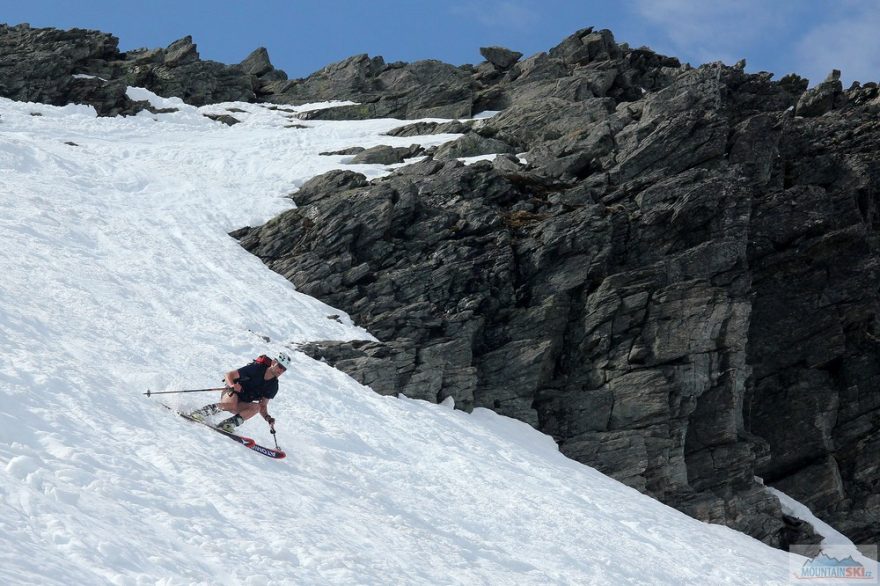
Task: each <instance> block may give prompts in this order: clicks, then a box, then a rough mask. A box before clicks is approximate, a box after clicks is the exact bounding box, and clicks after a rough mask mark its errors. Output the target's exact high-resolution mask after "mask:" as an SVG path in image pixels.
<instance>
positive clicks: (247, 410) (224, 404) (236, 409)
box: [220, 391, 260, 420]
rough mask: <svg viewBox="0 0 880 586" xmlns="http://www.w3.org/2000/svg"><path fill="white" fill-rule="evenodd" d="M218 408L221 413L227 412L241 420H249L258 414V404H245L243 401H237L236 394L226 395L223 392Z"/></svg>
mask: <svg viewBox="0 0 880 586" xmlns="http://www.w3.org/2000/svg"><path fill="white" fill-rule="evenodd" d="M220 408H221V409H222V410H223V411H229V412H230V413H233V414H235V415H240V416H241V418H242V419H245V420H247V419H250V418H251V417H253V416H254V415H256V414H257V413H259V412H260V404H259V403H246V402H244V401H239V400H238V395H237V394H235V393H227V392H225V391H224V393H223V397H222V399H221V400H220Z"/></svg>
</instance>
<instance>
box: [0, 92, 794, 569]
mask: <svg viewBox="0 0 880 586" xmlns="http://www.w3.org/2000/svg"><path fill="white" fill-rule="evenodd" d="M168 102H170V103H173V104H175V105H177V106H178V107H179V108H180V111H179V112H177V113H174V114H163V115H148V114H145V113H142V114H140V115H138V116H135V117H129V118H113V119H108V118H96V117H95V115H94V111H93V110H92V109H91V108H87V107H82V106H67V107H62V108H56V107H50V106H45V105H39V104H22V103H14V102H10V101H8V100H0V241H2V242H3V247H2V249H0V274H2V292H3V294H2V297H0V337H2V345H0V359H2V360H0V398H2V401H3V404H2V409H0V574H2V575H3V576H4V582H5V583H9V584H31V583H40V584H71V583H77V584H162V585H172V584H253V585H260V584H330V583H335V584H354V583H357V584H469V585H470V584H619V583H626V582H632V583H642V584H708V583H711V584H738V585H739V584H769V583H787V581H788V580H787V577H788V576H787V574H788V556H787V554H785V553H783V552H781V551H777V550H774V549H771V548H769V547H766V546H764V545H763V544H761V543H759V542H757V541H755V540H753V539H751V538H749V537H747V536H745V535H742V534H739V533H737V532H735V531H732V530H730V529H727V528H724V527H720V526H713V525H708V524H704V523H700V522H698V521H696V520H693V519H691V518H689V517H686V516H685V515H683V514H681V513H678V512H677V511H675V510H673V509H670V508H668V507H665V506H664V505H661V504H660V503H658V502H656V501H654V500H652V499H650V498H648V497H645V496H643V495H641V494H639V493H638V492H636V491H635V490H632V489H630V488H627V487H625V486H623V485H621V484H619V483H617V482H615V481H613V480H611V479H609V478H607V477H605V476H603V475H602V474H600V473H598V472H597V471H595V470H593V469H592V468H589V467H586V466H582V465H580V464H578V463H576V462H573V461H571V460H568V459H566V458H564V457H563V456H561V455H560V454H559V452H558V450H557V449H556V446H555V444H554V443H553V441H552V440H551V439H550V438H548V437H546V436H544V435H541V434H539V433H537V432H536V431H534V430H533V429H532V428H531V427H529V426H528V425H526V424H524V423H521V422H518V421H514V420H510V419H507V418H504V417H500V416H498V415H496V414H494V413H492V412H490V411H486V410H480V409H478V410H476V411H475V412H474V413H473V414H465V413H463V412H461V411H455V410H453V409H450V408H449V407H448V406H441V405H432V404H428V403H425V402H422V401H414V400H409V399H406V398H400V399H395V398H390V397H382V396H379V395H376V394H375V393H373V392H372V391H370V390H369V389H367V388H365V387H362V386H361V385H359V384H357V383H356V382H354V381H353V380H352V379H350V378H349V377H347V376H346V375H344V374H342V373H340V372H338V371H336V370H334V369H332V368H330V367H328V366H327V365H325V364H322V363H320V362H316V361H313V360H311V359H309V358H307V357H305V356H303V355H301V354H298V353H294V355H293V357H294V364H293V366H292V368H291V369H290V370H289V371H288V372H287V373H286V374H285V375H284V376H283V377H282V379H281V390H280V392H279V395H278V398H277V399H276V400H274V401H272V403H271V404H270V412H271V413H272V414H273V415H274V416H275V417H276V418H277V420H278V423H277V428H278V436H277V437H278V440H279V443H280V444H281V445H282V447H283V448H285V449H286V450H287V453H288V457H287V459H286V460H282V461H272V460H270V459H268V458H264V457H261V456H259V455H257V454H254V453H252V452H250V451H248V450H246V449H243V448H242V447H241V446H237V445H235V444H234V443H233V442H231V441H229V440H228V439H226V438H224V437H222V436H220V435H219V434H214V433H210V432H207V430H204V429H201V428H200V426H197V425H192V424H188V423H187V422H186V421H183V420H181V419H180V418H179V417H177V416H176V415H174V414H173V413H170V412H168V411H167V410H164V409H161V408H160V407H159V406H157V405H153V404H151V403H152V402H156V401H157V400H158V401H166V402H168V403H169V404H170V405H172V406H174V407H178V408H186V409H190V408H194V407H197V406H200V405H202V404H205V403H208V402H213V401H214V400H216V394H213V393H211V394H188V395H162V396H157V397H154V398H151V399H147V398H146V397H144V396H143V395H142V393H143V392H144V391H146V389H148V388H149V389H152V390H153V391H162V390H174V389H182V388H204V387H213V386H218V385H219V383H220V377H221V376H222V373H223V372H224V371H225V370H228V369H231V368H235V367H239V366H242V365H243V364H245V363H246V362H247V361H248V360H249V359H251V358H252V357H254V356H256V355H257V354H260V353H263V352H275V351H277V350H279V349H282V348H284V347H286V346H287V345H289V344H292V343H296V342H300V341H305V340H315V339H357V338H369V337H370V336H369V334H368V333H367V332H365V331H363V330H362V329H360V328H358V327H356V326H355V325H353V324H351V322H350V320H349V319H348V318H347V317H346V316H344V315H343V317H342V320H341V321H342V323H339V322H337V321H335V320H331V319H328V318H327V316H328V315H331V314H341V312H340V311H339V310H337V309H334V308H331V307H328V306H326V305H324V304H323V303H321V302H319V301H317V300H314V299H312V298H310V297H307V296H304V295H302V294H300V293H297V292H296V291H295V289H294V287H293V286H292V285H291V284H290V283H289V282H287V281H286V280H285V279H283V278H282V277H281V276H279V275H276V274H274V273H272V272H271V271H269V270H267V269H266V268H265V267H264V266H263V265H262V263H261V262H260V261H259V259H257V258H256V257H253V256H251V255H250V254H249V253H247V252H246V251H244V250H243V249H242V248H241V247H240V246H239V245H238V244H237V242H236V241H235V240H234V239H232V238H231V237H229V236H228V235H227V233H228V232H229V231H231V230H234V229H236V228H239V227H242V226H246V225H258V224H261V223H263V222H265V221H267V220H268V219H270V218H272V217H274V216H275V215H277V214H279V213H281V212H283V211H284V210H286V209H289V208H292V207H293V204H292V202H291V201H290V200H289V199H287V198H286V197H285V196H286V195H288V194H289V193H291V191H293V190H294V189H295V188H296V187H298V186H300V185H302V184H303V182H305V181H307V180H308V179H309V178H311V177H313V176H315V175H317V174H320V173H323V172H325V171H328V170H330V169H333V168H341V167H343V165H342V163H343V162H344V160H345V159H346V158H345V157H339V156H323V157H321V156H318V155H317V153H318V152H321V151H333V150H338V149H341V148H346V147H350V146H364V147H369V146H373V145H377V144H391V145H394V146H402V145H408V144H411V143H412V142H417V141H420V142H421V143H422V144H424V145H426V146H429V145H432V144H440V143H442V142H444V141H447V140H450V139H452V138H454V136H453V135H440V136H429V137H417V138H413V137H404V138H393V137H388V136H382V135H381V133H383V132H386V131H388V130H390V129H391V128H394V127H397V126H400V125H402V124H404V123H405V122H402V121H399V120H373V121H364V122H317V121H310V122H301V123H302V124H304V125H306V126H308V128H305V129H296V128H285V126H286V125H289V124H291V119H290V118H289V115H290V113H289V112H286V111H285V110H286V109H279V110H270V109H268V108H266V107H264V106H260V105H253V104H241V103H236V104H230V105H222V106H218V105H214V106H209V107H204V108H200V109H196V108H192V107H189V106H183V105H182V104H181V103H180V102H179V100H178V101H176V102H175V101H173V100H172V101H166V103H168ZM227 106H228V107H232V106H234V107H236V108H240V109H242V110H245V112H243V113H231V114H232V115H233V116H236V117H238V118H239V119H241V120H242V121H243V122H242V123H241V124H238V125H236V126H233V127H227V126H225V125H222V124H220V123H216V122H213V121H210V120H208V119H206V118H204V117H203V116H202V115H201V113H202V112H210V113H223V112H224V111H225V108H226V107H227ZM35 113H36V114H40V115H39V116H35V115H33V114H35ZM66 143H75V145H71V144H66ZM350 168H352V169H355V170H359V171H361V172H364V173H365V174H366V175H367V176H368V177H370V178H373V177H378V176H380V175H382V174H384V173H386V172H387V171H386V170H385V168H383V167H381V166H375V165H358V166H351V167H350ZM259 336H269V337H270V338H271V342H270V343H268V344H267V343H265V342H264V341H263V340H261V339H260V337H259ZM241 431H242V433H244V434H245V435H249V436H251V437H254V438H255V439H256V440H257V441H258V442H259V443H261V444H263V445H267V446H273V445H274V444H273V443H272V438H271V436H270V435H269V433H268V429H267V426H266V425H265V423H264V422H263V421H262V419H261V418H259V417H257V418H254V419H253V420H251V421H248V422H247V423H245V424H244V425H243V426H242V427H241Z"/></svg>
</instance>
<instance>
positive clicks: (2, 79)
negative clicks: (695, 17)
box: [0, 27, 880, 546]
mask: <svg viewBox="0 0 880 586" xmlns="http://www.w3.org/2000/svg"><path fill="white" fill-rule="evenodd" d="M16 35H17V37H16ZM64 35H72V39H69V38H66V37H64ZM25 38H27V39H30V40H29V41H28V42H30V43H31V45H29V46H30V47H31V49H29V50H28V51H29V53H35V54H36V57H34V59H35V60H36V61H35V62H37V63H41V64H43V65H45V66H46V67H55V68H54V69H51V71H49V72H48V73H41V74H39V75H37V74H34V75H30V74H28V72H27V70H26V69H25V70H21V71H18V70H15V69H14V68H15V67H17V65H15V64H17V63H18V62H19V59H21V58H22V57H21V47H22V46H23V45H22V42H23V41H22V39H25ZM14 39H18V40H14ZM34 39H36V40H34ZM40 43H43V44H42V45H40ZM46 43H50V44H49V45H47V44H46ZM51 43H61V44H57V45H53V44H51ZM65 43H67V44H65ZM46 46H51V47H55V48H53V49H51V50H50V51H49V52H48V53H45V52H41V51H42V50H36V49H34V48H33V47H46ZM65 47H70V48H69V49H65ZM16 51H19V53H18V54H16ZM59 54H60V55H62V57H57V58H56V57H53V56H52V55H59ZM482 54H483V56H484V58H485V59H486V61H485V62H483V63H481V64H479V65H476V66H462V67H453V66H450V65H445V64H442V63H439V62H434V61H425V62H419V63H413V64H400V63H396V64H386V63H384V61H383V60H382V59H381V58H379V57H376V58H369V57H368V56H356V57H352V58H351V59H348V60H346V61H343V62H341V63H337V64H334V65H331V66H328V67H326V68H324V69H322V70H321V71H319V72H316V73H315V74H313V75H312V76H310V77H309V78H306V79H302V80H288V79H286V76H285V75H284V74H283V72H279V71H277V70H275V69H274V68H272V66H271V64H270V63H269V59H268V56H267V55H265V52H264V51H260V50H258V51H256V52H255V53H254V54H253V55H252V56H251V57H249V58H248V59H247V60H246V61H245V62H243V63H242V64H239V65H235V66H222V65H220V64H210V62H208V63H207V65H206V64H205V63H204V62H201V61H200V60H199V59H198V55H197V53H195V47H194V45H192V42H191V40H188V39H184V40H182V41H179V42H178V43H176V44H175V45H172V47H169V48H168V49H162V50H156V51H146V50H145V51H139V52H130V53H127V54H120V53H119V52H118V51H117V50H116V42H115V39H113V38H112V37H110V36H109V35H103V34H101V33H93V32H87V31H80V32H78V33H76V34H74V33H73V32H67V33H64V32H61V31H51V30H42V31H34V30H31V29H26V28H23V27H6V28H0V92H2V95H5V96H8V97H13V98H16V99H32V100H33V99H40V100H43V101H49V102H51V103H59V102H61V101H64V100H73V99H80V98H81V96H85V98H81V99H83V100H85V101H88V102H89V103H93V104H100V105H101V106H100V107H99V111H100V112H103V113H115V112H121V111H126V110H127V109H130V107H131V105H130V104H126V103H125V101H124V100H122V98H118V96H119V95H120V94H118V91H117V89H116V88H117V85H120V87H124V85H125V84H134V85H143V86H145V87H148V88H150V89H152V90H154V91H157V92H158V93H160V94H164V95H169V93H176V95H180V96H181V97H184V98H185V99H188V100H189V101H192V102H194V103H204V102H206V101H211V100H214V101H219V100H221V99H222V100H229V99H247V100H265V101H271V102H276V103H299V102H305V101H315V100H326V99H330V98H334V99H351V100H355V101H358V102H360V104H359V105H357V106H349V107H343V108H337V109H332V110H322V111H319V113H314V114H311V115H312V116H319V117H324V118H328V117H329V118H344V117H361V118H362V117H369V116H396V117H400V118H418V117H425V116H438V117H469V116H471V115H472V114H474V113H477V112H480V111H483V110H500V111H501V112H500V113H499V114H497V115H496V116H494V117H491V118H488V119H487V120H483V121H480V122H479V123H455V124H453V125H446V126H445V127H441V128H437V127H436V125H434V124H427V123H416V124H414V125H404V124H403V123H402V126H401V128H400V129H399V130H398V131H396V132H395V134H398V135H413V134H423V133H427V132H431V131H453V132H461V133H463V135H462V137H461V138H460V139H458V140H457V141H455V142H453V143H451V144H448V145H444V147H442V148H440V149H437V150H436V151H434V152H433V153H428V155H429V156H428V157H427V158H426V159H424V160H422V161H421V162H418V163H415V164H412V165H409V166H406V167H403V168H401V169H399V170H397V171H396V172H394V173H392V174H391V175H389V176H387V177H385V178H383V179H379V180H375V181H373V182H368V181H367V180H366V179H365V178H364V177H363V176H362V175H359V174H357V173H354V172H351V171H336V172H332V173H328V174H326V175H323V176H320V177H317V178H315V179H314V180H312V181H310V182H309V183H307V184H306V185H304V186H303V187H302V188H301V189H300V190H299V191H298V192H297V193H295V194H294V195H293V199H294V200H295V201H296V203H297V205H298V208H297V209H295V210H291V211H289V212H286V213H285V214H283V215H281V216H279V217H278V218H275V219H274V220H272V221H270V222H269V223H267V224H266V225H264V226H260V227H253V228H244V229H242V230H240V231H238V232H236V233H235V236H236V237H238V238H240V239H241V242H242V245H243V246H245V247H246V248H247V249H248V250H250V251H251V252H253V253H254V254H257V255H258V256H260V257H261V258H262V259H263V260H264V262H266V264H267V265H268V266H270V267H271V268H272V269H273V270H275V271H277V272H279V273H281V274H282V275H284V276H285V277H286V278H288V279H289V280H291V281H292V282H293V283H294V284H295V285H296V286H297V288H298V289H299V290H301V291H303V292H305V293H307V294H310V295H314V296H316V297H318V298H320V299H322V300H324V301H326V302H327V303H329V304H331V305H333V306H336V307H339V308H340V309H343V310H345V311H347V312H348V313H349V314H350V315H351V316H352V318H353V319H354V320H355V321H356V322H358V323H359V324H361V325H363V326H365V327H366V328H368V329H369V330H370V331H371V332H372V333H373V334H374V335H375V336H376V338H377V339H379V340H380V342H379V343H374V342H354V343H348V344H331V343H322V342H320V341H316V342H315V343H314V344H311V345H309V346H308V347H305V348H303V350H304V351H306V352H309V353H310V354H312V355H313V356H316V357H321V358H323V359H325V360H327V361H328V362H330V363H332V364H334V365H336V366H337V367H339V368H341V369H343V370H345V371H346V372H349V373H350V374H351V375H352V376H354V377H356V378H358V379H359V380H361V381H362V382H364V383H366V384H369V385H371V386H372V387H373V388H374V389H375V390H376V391H377V392H380V393H387V394H396V393H404V394H406V395H408V396H412V397H418V398H423V399H427V400H430V401H441V400H444V399H446V398H447V397H452V398H453V399H454V401H455V404H456V405H457V406H458V407H459V408H462V409H471V408H473V407H487V408H490V409H493V410H495V411H498V412H500V413H503V414H506V415H510V416H512V417H517V418H519V419H522V420H524V421H527V422H529V423H530V424H532V425H533V426H535V427H536V428H538V429H540V430H542V431H544V432H546V433H548V434H551V435H553V436H554V437H555V438H556V440H557V441H558V443H559V446H560V449H561V450H562V451H563V452H564V453H565V454H567V455H568V456H570V457H572V458H574V459H577V460H579V461H582V462H584V463H587V464H590V465H592V466H596V467H597V468H599V469H601V470H603V471H604V472H606V473H608V474H610V475H611V476H614V477H616V478H618V479H620V480H621V481H623V482H626V483H627V484H629V485H631V486H634V487H636V488H638V489H639V490H641V491H643V492H647V493H649V494H651V495H654V496H655V497H657V498H659V499H661V500H663V501H664V502H667V503H669V504H671V505H673V506H675V507H677V508H679V509H681V510H683V511H685V512H687V513H689V514H691V515H694V516H696V517H698V518H700V519H705V520H708V521H713V522H719V523H725V524H728V525H730V526H732V527H735V528H738V529H741V530H743V531H746V532H748V533H750V534H752V535H754V536H756V537H758V538H760V539H763V540H765V541H766V542H768V543H771V544H774V545H777V546H784V545H786V544H787V543H791V542H803V541H808V540H810V539H811V538H810V535H809V533H810V532H809V528H805V527H803V526H799V525H798V524H797V523H796V522H795V521H794V520H792V519H789V518H787V517H785V516H784V515H783V514H782V513H781V511H780V508H779V505H778V503H777V501H776V499H775V498H774V497H771V496H769V495H768V494H767V493H766V491H765V490H764V489H763V487H762V486H761V481H760V480H759V479H760V478H763V481H764V482H766V483H767V484H772V485H774V486H778V487H780V488H781V489H782V490H784V491H785V492H787V493H789V494H791V495H792V496H794V497H796V498H798V499H799V500H801V501H803V502H805V503H807V504H808V505H809V506H810V507H811V508H813V510H814V511H815V512H816V513H817V514H818V515H819V516H820V517H822V518H824V519H826V520H828V521H830V522H831V523H832V524H834V525H835V526H836V527H838V528H839V529H841V530H842V531H844V532H845V533H847V534H848V535H849V536H850V537H851V538H852V539H853V540H854V541H856V542H872V541H873V542H876V541H877V540H878V538H880V497H878V493H880V490H878V489H880V458H878V455H880V390H878V389H880V362H878V353H877V351H878V346H880V328H878V322H877V314H878V191H877V187H878V181H880V158H878V147H880V123H878V111H880V97H878V95H880V94H878V89H877V86H876V84H865V85H864V86H860V85H854V86H853V87H851V88H849V89H848V90H846V91H844V89H843V88H842V86H841V84H840V82H839V80H838V78H837V76H836V75H835V74H834V73H832V75H830V76H829V78H828V79H827V80H826V81H825V82H824V83H822V84H819V85H818V86H817V87H816V88H814V89H811V90H807V89H806V88H807V82H806V80H803V79H801V78H799V77H797V76H794V75H790V76H786V77H784V78H782V79H780V80H779V81H774V80H773V79H772V76H771V75H770V74H766V73H760V74H747V73H745V71H744V67H743V64H742V63H740V64H737V65H735V66H726V65H723V64H719V63H716V64H709V65H704V66H702V67H699V68H696V69H694V68H692V67H690V66H688V65H683V64H681V63H679V62H678V61H677V60H676V59H673V58H669V57H664V56H662V55H658V54H655V53H653V52H652V51H650V50H648V49H631V48H629V47H628V46H626V45H619V44H618V43H616V41H615V40H614V38H613V36H612V34H611V33H610V32H609V31H593V30H592V29H584V30H581V31H578V32H577V33H575V34H574V35H572V36H571V37H569V38H567V39H565V40H564V41H563V42H562V43H560V44H559V45H558V46H556V47H554V48H552V49H550V50H549V52H547V53H539V54H537V55H534V56H531V57H528V58H526V59H522V55H520V54H519V53H515V52H513V51H510V50H507V49H504V48H499V47H487V48H484V49H482ZM10 55H12V57H10ZM181 68H184V69H181ZM186 68H189V69H186ZM10 71H13V72H14V71H18V73H10ZM47 71H48V70H47ZM74 74H81V75H82V74H85V75H91V76H96V77H100V78H103V79H102V80H101V83H98V82H96V81H94V79H95V78H85V77H81V76H77V77H74V78H73V79H74V81H71V79H70V77H71V76H72V75H74ZM82 80H87V82H86V81H82ZM104 80H106V81H104ZM83 84H85V86H87V88H86V89H87V90H88V91H86V90H84V89H82V88H83V87H85V86H84V85H83ZM89 88H90V89H89ZM113 96H116V98H114V97H113ZM114 99H116V101H114ZM119 100H122V101H119ZM96 107H98V106H97V105H96ZM451 129H454V130H451ZM401 151H405V152H400V153H397V152H396V151H395V150H394V149H390V148H389V149H386V150H385V151H383V152H382V153H381V156H411V155H413V154H416V153H417V151H415V150H412V149H401ZM487 153H507V154H502V155H499V156H497V157H496V158H495V159H494V161H492V162H486V161H483V162H478V163H475V164H472V165H465V164H463V163H462V162H460V161H459V160H457V159H458V157H462V156H471V155H478V154H487ZM362 154H363V153H362ZM373 154H374V155H377V156H378V155H379V153H373Z"/></svg>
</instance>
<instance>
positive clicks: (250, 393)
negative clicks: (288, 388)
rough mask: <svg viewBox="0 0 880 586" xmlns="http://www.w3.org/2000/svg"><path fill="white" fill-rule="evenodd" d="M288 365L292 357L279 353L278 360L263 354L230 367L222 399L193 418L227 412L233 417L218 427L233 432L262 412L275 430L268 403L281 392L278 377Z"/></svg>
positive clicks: (191, 414)
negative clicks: (239, 365)
mask: <svg viewBox="0 0 880 586" xmlns="http://www.w3.org/2000/svg"><path fill="white" fill-rule="evenodd" d="M289 366H290V357H289V356H288V355H287V354H279V355H278V356H277V357H276V358H275V360H270V359H269V358H268V357H267V356H260V357H259V358H258V359H257V360H255V361H253V362H251V363H250V364H248V365H247V366H243V367H241V368H239V369H238V370H230V371H229V372H227V373H226V376H225V377H224V380H225V382H226V389H225V390H224V391H223V392H222V393H221V395H220V402H219V403H212V404H210V405H205V406H204V407H202V408H201V409H196V410H195V411H193V412H192V413H190V417H192V418H193V419H196V420H198V421H204V420H205V419H206V418H208V417H210V416H212V415H216V414H218V413H221V412H223V411H228V412H230V413H233V416H232V417H230V418H229V419H224V420H223V421H221V422H220V423H219V424H218V425H217V427H218V428H220V429H222V430H224V431H228V432H230V433H231V432H234V431H235V428H236V427H238V426H239V425H241V424H242V423H244V422H245V421H246V420H248V419H250V418H251V417H253V416H254V415H256V414H257V413H258V412H259V413H260V415H262V416H263V419H265V420H266V423H268V424H269V427H270V428H271V429H272V431H273V432H274V430H275V418H274V417H272V416H270V415H269V412H268V410H267V409H266V406H267V405H268V404H269V400H270V399H274V398H275V395H276V394H277V393H278V377H279V376H281V375H282V374H283V373H284V371H286V370H287V368H288V367H289Z"/></svg>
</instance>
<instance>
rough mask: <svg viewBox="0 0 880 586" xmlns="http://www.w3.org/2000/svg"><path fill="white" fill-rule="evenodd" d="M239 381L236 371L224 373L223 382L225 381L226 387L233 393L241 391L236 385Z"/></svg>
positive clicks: (239, 386)
mask: <svg viewBox="0 0 880 586" xmlns="http://www.w3.org/2000/svg"><path fill="white" fill-rule="evenodd" d="M238 379H239V374H238V371H237V370H230V371H229V372H227V373H226V376H225V377H223V380H224V381H226V386H227V387H230V388H232V389H234V390H235V392H239V391H241V385H240V384H238V383H237V382H235V381H237V380H238Z"/></svg>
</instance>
